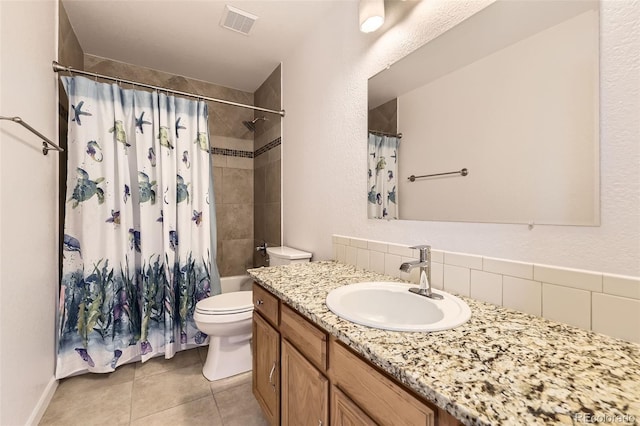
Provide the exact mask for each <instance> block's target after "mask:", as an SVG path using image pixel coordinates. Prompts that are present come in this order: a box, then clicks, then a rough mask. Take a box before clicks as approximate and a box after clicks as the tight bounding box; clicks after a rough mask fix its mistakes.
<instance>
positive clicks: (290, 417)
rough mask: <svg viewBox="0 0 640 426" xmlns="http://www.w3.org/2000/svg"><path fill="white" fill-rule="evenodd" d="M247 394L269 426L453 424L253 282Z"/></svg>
mask: <svg viewBox="0 0 640 426" xmlns="http://www.w3.org/2000/svg"><path fill="white" fill-rule="evenodd" d="M253 294H254V307H255V309H254V314H253V317H254V318H253V333H254V334H253V393H254V395H255V397H256V399H257V400H258V402H259V403H260V405H261V406H262V409H263V411H264V413H265V415H266V416H267V418H268V420H269V422H270V424H271V425H279V424H282V425H292V426H299V425H310V426H316V425H317V426H326V425H329V424H330V425H335V426H361V425H362V426H369V425H402V426H405V425H412V426H413V425H415V426H418V425H420V426H434V425H435V426H459V425H460V424H461V423H460V422H458V421H457V420H456V419H455V418H454V417H452V416H451V415H449V414H448V413H446V412H445V411H443V410H440V409H438V408H437V407H435V406H433V405H431V404H430V403H428V402H426V401H424V400H422V399H421V398H420V397H419V396H417V395H415V394H414V393H413V392H411V391H409V390H408V389H406V388H405V387H403V386H402V385H400V384H398V383H397V382H396V381H395V380H394V379H392V378H391V377H389V376H388V375H386V373H384V372H382V371H380V370H379V369H378V368H376V367H374V366H373V365H371V364H370V363H369V362H368V361H366V360H365V359H363V358H362V357H360V356H359V355H357V354H356V353H354V352H353V351H352V350H351V349H349V348H348V347H346V346H345V345H344V344H342V343H341V342H339V341H337V340H336V339H335V338H333V337H331V338H330V337H329V335H328V334H327V333H326V332H325V331H324V330H321V329H320V328H318V327H317V326H316V325H314V324H312V323H311V322H310V321H308V320H307V319H306V318H304V317H303V316H301V315H300V314H299V313H298V312H296V311H295V310H294V309H292V308H291V307H290V306H287V305H286V304H284V303H283V302H282V301H280V300H279V299H278V298H277V297H275V296H274V295H272V294H271V293H269V292H268V291H266V290H265V289H264V288H262V287H261V286H260V285H258V284H254V287H253Z"/></svg>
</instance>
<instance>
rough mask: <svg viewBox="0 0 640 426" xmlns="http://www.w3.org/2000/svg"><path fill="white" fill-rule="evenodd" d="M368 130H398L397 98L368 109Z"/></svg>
mask: <svg viewBox="0 0 640 426" xmlns="http://www.w3.org/2000/svg"><path fill="white" fill-rule="evenodd" d="M368 120H369V130H370V131H371V130H375V131H378V132H386V133H397V132H398V99H397V98H396V99H391V100H390V101H388V102H386V103H384V104H382V105H379V106H378V107H376V108H374V109H371V110H369V114H368Z"/></svg>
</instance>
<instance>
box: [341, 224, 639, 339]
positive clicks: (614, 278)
mask: <svg viewBox="0 0 640 426" xmlns="http://www.w3.org/2000/svg"><path fill="white" fill-rule="evenodd" d="M333 256H334V260H336V261H337V262H341V263H346V264H350V265H354V266H356V267H357V268H361V269H367V270H372V271H375V272H379V273H382V274H386V275H390V276H392V277H397V278H401V279H405V280H408V281H412V282H415V283H417V282H418V279H419V276H418V274H419V271H418V269H414V270H413V271H411V272H410V273H405V272H401V271H400V264H401V263H402V262H406V261H410V260H416V259H417V258H418V250H414V249H411V248H409V246H405V245H400V244H391V243H385V242H381V241H370V240H366V239H361V238H351V237H345V236H340V235H334V236H333ZM431 263H432V266H431V281H432V283H431V284H432V285H433V287H434V288H438V289H441V290H445V291H448V292H451V293H455V294H460V295H463V296H468V297H471V298H473V299H477V300H482V301H484V302H488V303H492V304H494V305H499V306H504V307H507V308H511V309H515V310H518V311H522V312H526V313H529V314H532V315H537V316H541V317H544V318H547V319H549V320H552V321H558V322H561V323H565V324H570V325H573V326H576V327H580V328H583V329H586V330H592V331H595V332H597V333H602V334H606V335H609V336H613V337H617V338H620V339H624V340H627V341H631V342H636V343H640V277H629V276H621V275H613V274H605V273H601V272H594V271H585V270H578V269H569V268H561V267H556V266H549V265H539V264H534V263H526V262H516V261H511V260H506V259H495V258H491V257H483V256H476V255H469V254H464V253H453V252H445V251H441V250H437V249H432V250H431Z"/></svg>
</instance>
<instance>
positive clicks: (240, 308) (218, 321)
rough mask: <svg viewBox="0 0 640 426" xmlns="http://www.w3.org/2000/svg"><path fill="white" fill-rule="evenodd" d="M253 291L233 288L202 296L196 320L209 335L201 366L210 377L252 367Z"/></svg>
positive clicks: (233, 373) (247, 369) (232, 374)
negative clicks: (207, 349)
mask: <svg viewBox="0 0 640 426" xmlns="http://www.w3.org/2000/svg"><path fill="white" fill-rule="evenodd" d="M252 314H253V300H252V292H251V291H234V292H231V293H223V294H218V295H216V296H211V297H208V298H206V299H202V300H201V301H199V302H198V303H197V304H196V310H195V312H194V315H193V317H194V320H195V322H196V327H198V330H200V331H201V332H203V333H205V334H207V335H209V351H208V352H207V359H206V361H205V363H204V367H203V368H202V374H203V375H204V376H205V377H206V378H207V379H208V380H211V381H213V380H219V379H224V378H225V377H230V376H235V375H236V374H240V373H244V372H245V371H249V370H251V345H250V343H251V316H252Z"/></svg>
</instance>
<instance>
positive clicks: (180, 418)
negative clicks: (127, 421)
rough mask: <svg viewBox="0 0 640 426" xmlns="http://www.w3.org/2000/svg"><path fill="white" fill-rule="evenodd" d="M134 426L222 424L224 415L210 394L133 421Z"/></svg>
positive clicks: (209, 425)
mask: <svg viewBox="0 0 640 426" xmlns="http://www.w3.org/2000/svg"><path fill="white" fill-rule="evenodd" d="M131 425H132V426H149V425H153V426H164V425H166V426H182V425H189V426H200V425H202V426H222V417H220V413H219V412H218V407H217V406H216V402H215V400H214V399H213V396H211V395H208V396H205V397H204V398H200V399H197V400H195V401H191V402H187V403H186V404H182V405H178V406H177V407H173V408H169V409H168V410H164V411H161V412H159V413H156V414H152V415H150V416H146V417H142V418H140V419H137V420H135V421H133V422H132V423H131Z"/></svg>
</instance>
